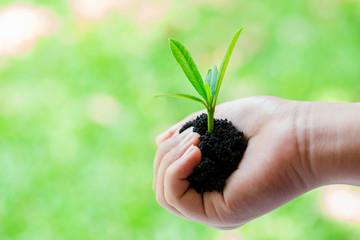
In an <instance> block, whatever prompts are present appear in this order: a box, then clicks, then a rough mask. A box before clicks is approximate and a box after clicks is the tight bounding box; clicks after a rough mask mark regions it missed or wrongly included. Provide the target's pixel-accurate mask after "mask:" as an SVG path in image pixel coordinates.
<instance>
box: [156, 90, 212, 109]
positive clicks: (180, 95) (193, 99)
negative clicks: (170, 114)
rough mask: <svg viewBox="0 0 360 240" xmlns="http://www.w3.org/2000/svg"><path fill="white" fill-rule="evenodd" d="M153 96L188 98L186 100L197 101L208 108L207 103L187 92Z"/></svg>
mask: <svg viewBox="0 0 360 240" xmlns="http://www.w3.org/2000/svg"><path fill="white" fill-rule="evenodd" d="M155 97H175V98H184V99H188V100H191V101H195V102H199V103H201V104H203V105H204V106H205V107H206V108H208V106H207V104H206V103H205V102H204V101H203V100H201V99H200V98H198V97H195V96H191V95H188V94H181V93H180V94H161V95H157V96H155Z"/></svg>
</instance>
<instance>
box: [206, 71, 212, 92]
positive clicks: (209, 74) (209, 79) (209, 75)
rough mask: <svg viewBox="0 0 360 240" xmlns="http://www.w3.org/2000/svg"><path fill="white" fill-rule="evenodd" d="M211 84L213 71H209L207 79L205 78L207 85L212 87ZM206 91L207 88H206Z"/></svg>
mask: <svg viewBox="0 0 360 240" xmlns="http://www.w3.org/2000/svg"><path fill="white" fill-rule="evenodd" d="M210 82H211V69H209V70H208V72H207V74H206V78H205V83H208V84H209V86H210ZM205 90H206V88H205Z"/></svg>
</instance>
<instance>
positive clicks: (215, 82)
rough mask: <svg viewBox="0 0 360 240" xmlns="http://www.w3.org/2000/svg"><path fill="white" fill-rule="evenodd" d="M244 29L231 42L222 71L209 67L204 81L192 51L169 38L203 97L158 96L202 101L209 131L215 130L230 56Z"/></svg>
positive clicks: (171, 45)
mask: <svg viewBox="0 0 360 240" xmlns="http://www.w3.org/2000/svg"><path fill="white" fill-rule="evenodd" d="M242 30H243V28H240V29H239V30H238V31H237V32H236V33H235V35H234V37H233V39H232V41H231V43H230V46H229V48H228V50H227V52H226V54H225V57H224V60H223V62H222V64H221V67H220V73H219V72H218V70H217V67H216V65H214V66H213V68H212V69H209V71H208V73H207V75H206V78H205V82H204V81H203V79H202V77H201V75H200V73H199V70H198V68H197V67H196V64H195V62H194V60H193V59H192V57H191V56H190V53H189V51H188V50H187V49H186V48H185V46H184V45H182V44H181V43H180V42H178V41H176V40H174V39H169V43H170V49H171V51H172V53H173V55H174V57H175V59H176V61H177V62H178V63H179V64H180V66H181V68H182V70H183V71H184V73H185V75H186V77H187V78H188V79H189V81H190V83H191V84H192V85H193V87H194V88H195V90H196V91H197V92H198V93H199V95H200V96H201V98H202V99H201V98H198V97H195V96H191V95H188V94H163V95H158V96H156V97H161V96H169V97H176V98H185V99H188V100H192V101H195V102H199V103H202V104H203V105H204V106H205V108H206V110H207V120H208V132H212V131H213V130H214V112H215V106H216V101H217V98H218V95H219V90H220V86H221V83H222V80H223V78H224V75H225V70H226V67H227V65H228V63H229V60H230V56H231V54H232V51H233V49H234V46H235V44H236V41H237V39H238V38H239V36H240V33H241V31H242Z"/></svg>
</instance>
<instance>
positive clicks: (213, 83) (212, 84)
mask: <svg viewBox="0 0 360 240" xmlns="http://www.w3.org/2000/svg"><path fill="white" fill-rule="evenodd" d="M217 80H218V71H217V67H216V65H214V66H213V68H212V70H211V81H210V84H209V85H210V89H211V96H213V97H214V95H215V91H216V83H217Z"/></svg>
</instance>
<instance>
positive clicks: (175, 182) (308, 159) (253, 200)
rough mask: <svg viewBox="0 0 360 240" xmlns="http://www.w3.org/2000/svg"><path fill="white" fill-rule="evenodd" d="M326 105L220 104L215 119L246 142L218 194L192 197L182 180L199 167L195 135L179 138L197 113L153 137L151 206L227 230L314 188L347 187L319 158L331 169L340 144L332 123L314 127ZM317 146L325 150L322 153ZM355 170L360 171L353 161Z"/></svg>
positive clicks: (260, 100) (264, 100) (267, 100)
mask: <svg viewBox="0 0 360 240" xmlns="http://www.w3.org/2000/svg"><path fill="white" fill-rule="evenodd" d="M329 106H333V105H331V104H328V103H316V104H312V103H309V102H296V101H288V100H284V99H280V98H274V97H253V98H247V99H240V100H237V101H232V102H227V103H224V104H221V105H219V106H218V107H217V110H216V113H215V117H216V118H227V119H228V120H230V121H231V122H232V123H233V125H234V126H235V127H236V128H237V129H238V130H240V131H242V132H244V134H245V137H246V138H247V139H248V141H249V142H248V147H247V149H246V152H245V154H244V157H243V159H242V160H241V162H240V165H239V167H238V169H237V170H236V171H235V172H233V174H232V175H231V176H230V177H229V178H228V180H227V182H226V185H225V188H224V191H223V192H222V193H219V192H215V191H214V192H206V193H203V194H198V193H197V192H196V191H195V190H194V189H189V188H188V187H189V182H188V181H187V180H186V179H187V177H188V176H189V175H190V174H191V173H192V171H193V168H194V166H196V165H198V164H199V163H200V161H201V152H200V150H199V149H198V148H197V147H196V145H197V142H198V139H197V138H198V137H199V135H198V134H197V133H193V132H192V130H191V129H188V130H186V131H184V132H183V133H181V134H179V133H178V131H179V129H180V128H181V126H182V125H183V124H184V123H185V122H186V121H188V120H191V119H194V118H195V117H196V116H197V115H198V114H199V113H196V114H193V115H191V116H190V117H188V118H187V119H186V120H184V121H182V122H180V123H178V124H176V125H174V126H173V127H172V128H170V129H169V130H168V131H166V132H165V133H163V134H162V135H160V136H159V137H158V138H157V143H158V145H159V148H158V151H157V153H156V157H155V162H154V184H153V188H154V192H155V194H156V198H157V201H158V202H159V204H160V205H161V206H163V207H164V208H166V209H167V210H169V211H170V212H172V213H174V214H176V215H178V216H180V217H183V218H186V219H189V220H191V221H196V222H199V223H202V224H204V225H208V226H210V227H213V228H216V229H233V228H237V227H239V226H241V225H243V224H245V223H247V222H248V221H250V220H252V219H254V218H256V217H259V216H261V215H263V214H265V213H267V212H269V211H271V210H273V209H275V208H277V207H279V206H281V205H282V204H284V203H286V202H288V201H290V200H292V199H293V198H295V197H297V196H299V195H301V194H303V193H305V192H307V191H309V190H311V189H313V188H315V187H318V186H320V185H323V184H327V183H329V182H332V181H342V182H344V181H345V179H351V180H354V178H356V177H355V175H356V174H354V177H352V178H349V176H350V175H349V174H348V173H349V172H346V173H347V174H343V175H342V174H341V173H342V172H344V171H342V169H347V167H346V166H347V165H346V164H345V162H342V168H337V169H335V172H337V173H339V174H333V175H332V176H333V177H329V172H331V171H332V172H334V169H333V168H329V166H328V165H329V162H326V161H325V159H326V158H329V157H333V161H332V162H331V163H335V162H337V161H338V160H340V159H341V156H340V155H339V154H337V153H334V151H331V149H333V147H334V146H342V143H341V142H340V143H339V141H340V140H341V139H335V140H334V139H333V138H332V132H333V131H334V129H335V128H336V126H335V125H336V123H331V122H325V123H323V125H319V126H321V127H320V130H321V129H322V127H323V126H325V127H326V128H327V129H328V130H326V131H320V130H317V129H318V128H313V127H314V124H321V119H322V117H326V116H325V115H326V114H329V111H327V110H326V108H329ZM324 109H325V110H324ZM322 110H324V112H322ZM344 111H345V110H344ZM330 112H331V111H330ZM317 114H320V115H319V116H318V117H317ZM331 124H335V125H333V127H331V126H332V125H331ZM337 131H339V130H337ZM324 141H325V142H324ZM357 143H359V141H357ZM324 144H326V145H327V146H326V147H322V146H323V145H324ZM359 145H360V143H359ZM339 151H340V152H342V150H339ZM334 154H335V155H334ZM334 156H336V157H337V158H336V159H335V158H334ZM346 156H347V155H346ZM347 157H349V156H347ZM330 160H332V159H330ZM339 162H340V161H339ZM335 166H336V165H335ZM353 167H354V166H353ZM356 167H358V168H357V169H358V170H359V169H360V161H359V162H358V163H357V165H356ZM353 171H354V170H353ZM355 173H356V172H355ZM341 176H344V177H343V178H340V177H341ZM345 176H346V177H345ZM357 180H359V177H358V178H357Z"/></svg>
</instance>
